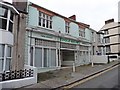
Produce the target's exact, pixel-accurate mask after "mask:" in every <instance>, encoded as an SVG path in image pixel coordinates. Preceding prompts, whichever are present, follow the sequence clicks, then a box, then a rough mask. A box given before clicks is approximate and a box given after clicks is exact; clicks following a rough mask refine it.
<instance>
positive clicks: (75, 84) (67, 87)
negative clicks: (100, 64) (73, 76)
mask: <svg viewBox="0 0 120 90" xmlns="http://www.w3.org/2000/svg"><path fill="white" fill-rule="evenodd" d="M118 66H119V65H116V66H114V67H112V68H109V69H107V70H105V71H103V72H101V73H98V74H96V75H93V76H91V77H88V78H86V79H84V80H82V81H78V82H75V83H73V84H71V85H68V86H64V87H63V89H64V90H67V89H70V88H72V87H75V86H77V85H80V84H82V83H84V82H86V81H89V80H91V79H93V78H95V77H98V76H100V75H101V74H103V73H105V72H108V71H110V70H112V69H114V68H116V67H118Z"/></svg>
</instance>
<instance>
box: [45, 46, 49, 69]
mask: <svg viewBox="0 0 120 90" xmlns="http://www.w3.org/2000/svg"><path fill="white" fill-rule="evenodd" d="M47 53H48V49H46V48H45V49H44V67H48V65H47V63H48V62H47V59H48V57H49V56H48V54H47Z"/></svg>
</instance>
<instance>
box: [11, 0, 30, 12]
mask: <svg viewBox="0 0 120 90" xmlns="http://www.w3.org/2000/svg"><path fill="white" fill-rule="evenodd" d="M27 2H28V0H13V2H12V3H13V5H14V6H15V8H16V9H18V10H20V11H24V12H27Z"/></svg>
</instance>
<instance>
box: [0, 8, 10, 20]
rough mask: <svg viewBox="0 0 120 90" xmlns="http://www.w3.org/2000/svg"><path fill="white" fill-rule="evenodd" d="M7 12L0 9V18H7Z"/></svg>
mask: <svg viewBox="0 0 120 90" xmlns="http://www.w3.org/2000/svg"><path fill="white" fill-rule="evenodd" d="M7 12H8V10H7V9H5V8H3V7H0V16H2V17H5V18H7Z"/></svg>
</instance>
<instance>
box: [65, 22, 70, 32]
mask: <svg viewBox="0 0 120 90" xmlns="http://www.w3.org/2000/svg"><path fill="white" fill-rule="evenodd" d="M65 33H67V34H69V33H70V26H69V22H65Z"/></svg>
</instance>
